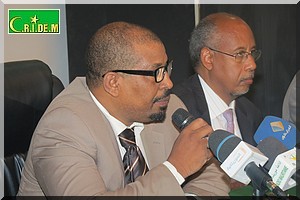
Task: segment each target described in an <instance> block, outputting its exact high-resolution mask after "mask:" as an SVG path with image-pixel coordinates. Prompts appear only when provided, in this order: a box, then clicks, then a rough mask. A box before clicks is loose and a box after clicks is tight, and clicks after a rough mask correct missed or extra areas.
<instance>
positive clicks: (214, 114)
mask: <svg viewBox="0 0 300 200" xmlns="http://www.w3.org/2000/svg"><path fill="white" fill-rule="evenodd" d="M198 77H199V81H200V83H201V85H202V88H203V91H204V95H205V98H206V102H207V105H208V111H209V117H210V121H211V126H212V128H213V130H217V129H222V130H226V127H227V121H226V119H225V117H224V116H223V112H225V111H226V110H228V109H230V108H231V109H232V111H233V124H234V134H235V135H236V136H238V137H239V138H241V139H242V136H241V132H240V129H239V125H238V123H237V117H236V113H235V100H233V101H232V102H230V104H229V105H227V104H226V103H225V102H224V101H223V100H222V99H221V98H220V97H219V96H218V95H217V94H216V93H215V92H214V91H213V90H212V89H211V88H210V87H209V85H207V83H206V82H205V81H204V80H203V79H202V78H201V76H200V75H198Z"/></svg>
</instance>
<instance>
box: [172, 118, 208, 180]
mask: <svg viewBox="0 0 300 200" xmlns="http://www.w3.org/2000/svg"><path fill="white" fill-rule="evenodd" d="M212 132H213V130H212V128H211V126H209V125H208V124H207V122H205V121H204V120H203V119H201V118H198V119H196V120H194V121H193V122H192V123H191V124H189V125H188V126H187V127H186V128H184V129H183V130H182V132H181V133H180V135H179V136H178V138H177V139H176V141H175V143H174V145H173V148H172V151H171V154H170V156H169V158H168V161H169V162H170V163H171V164H172V165H173V166H174V167H175V168H176V169H177V171H178V172H179V173H180V174H181V175H182V176H183V177H184V178H186V177H188V176H190V175H192V174H193V173H195V172H197V171H198V170H199V169H201V167H202V166H203V165H204V164H205V163H206V162H207V161H208V160H209V159H210V158H211V157H212V153H211V151H210V150H209V149H208V148H207V147H208V146H207V145H208V140H207V139H208V138H207V136H209V134H211V133H212Z"/></svg>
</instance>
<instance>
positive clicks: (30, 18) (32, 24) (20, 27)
mask: <svg viewBox="0 0 300 200" xmlns="http://www.w3.org/2000/svg"><path fill="white" fill-rule="evenodd" d="M59 16H60V10H59V9H35V10H32V9H24V10H23V9H22V10H21V9H9V10H8V34H24V33H32V34H37V33H38V34H41V33H43V34H45V33H46V34H59V32H60V23H59V22H60V17H59Z"/></svg>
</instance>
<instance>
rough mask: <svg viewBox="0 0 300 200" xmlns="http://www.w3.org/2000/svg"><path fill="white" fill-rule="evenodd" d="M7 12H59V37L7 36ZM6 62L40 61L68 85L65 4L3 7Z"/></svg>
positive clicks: (54, 35) (35, 35) (8, 5)
mask: <svg viewBox="0 0 300 200" xmlns="http://www.w3.org/2000/svg"><path fill="white" fill-rule="evenodd" d="M8 9H60V34H8V33H7V32H8V28H7V23H8V22H7V21H8V20H7V16H8ZM4 18H5V19H4V62H9V61H16V60H30V59H38V60H42V61H43V62H45V63H47V64H48V65H49V67H50V68H51V70H52V73H53V74H55V75H56V76H57V77H59V79H60V80H61V81H62V82H63V84H64V85H65V86H67V85H68V84H69V74H68V53H67V36H66V31H67V30H66V17H65V5H64V4H56V5H47V4H45V5H43V4H40V5H37V4H34V5H24V4H23V5H20V4H5V5H4Z"/></svg>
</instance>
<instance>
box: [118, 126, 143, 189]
mask: <svg viewBox="0 0 300 200" xmlns="http://www.w3.org/2000/svg"><path fill="white" fill-rule="evenodd" d="M119 139H120V143H121V145H122V146H123V147H124V148H125V149H126V153H125V155H124V157H123V165H124V174H125V184H128V183H131V182H134V180H135V179H136V178H137V177H138V176H143V175H145V174H146V172H147V171H148V170H149V169H148V167H147V164H146V162H145V159H144V157H143V155H142V153H141V151H140V149H139V147H138V146H137V145H136V143H135V136H134V132H133V131H132V130H131V129H125V130H124V131H123V132H122V133H120V134H119Z"/></svg>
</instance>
